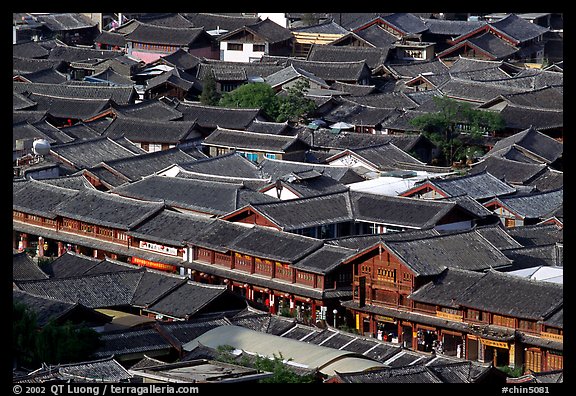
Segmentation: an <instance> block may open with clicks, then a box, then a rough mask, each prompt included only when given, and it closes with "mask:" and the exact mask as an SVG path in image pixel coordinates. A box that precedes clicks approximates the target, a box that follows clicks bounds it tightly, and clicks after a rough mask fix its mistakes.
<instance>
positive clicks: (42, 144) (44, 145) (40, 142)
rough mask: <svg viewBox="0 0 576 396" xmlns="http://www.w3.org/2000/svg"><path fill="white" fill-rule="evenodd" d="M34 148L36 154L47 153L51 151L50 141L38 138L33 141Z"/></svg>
mask: <svg viewBox="0 0 576 396" xmlns="http://www.w3.org/2000/svg"><path fill="white" fill-rule="evenodd" d="M32 150H33V151H34V154H36V155H46V154H48V153H49V152H50V142H48V140H46V139H36V140H34V143H32Z"/></svg>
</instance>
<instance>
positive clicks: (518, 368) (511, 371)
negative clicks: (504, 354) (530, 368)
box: [496, 365, 524, 378]
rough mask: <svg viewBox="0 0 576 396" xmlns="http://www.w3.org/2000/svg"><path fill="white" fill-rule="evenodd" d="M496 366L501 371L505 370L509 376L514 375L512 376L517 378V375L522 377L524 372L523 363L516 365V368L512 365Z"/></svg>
mask: <svg viewBox="0 0 576 396" xmlns="http://www.w3.org/2000/svg"><path fill="white" fill-rule="evenodd" d="M496 368H497V369H498V370H500V371H503V372H504V373H506V374H507V375H508V376H509V377H512V378H517V377H520V376H522V375H523V374H524V369H523V367H522V366H521V365H520V366H516V367H514V368H512V367H510V366H497V367H496Z"/></svg>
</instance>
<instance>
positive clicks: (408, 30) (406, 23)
mask: <svg viewBox="0 0 576 396" xmlns="http://www.w3.org/2000/svg"><path fill="white" fill-rule="evenodd" d="M380 18H381V19H382V20H383V21H385V22H386V23H388V24H389V25H391V26H393V27H395V28H396V29H398V30H400V31H401V32H402V33H403V34H417V33H423V32H425V31H426V30H428V26H426V24H425V23H424V21H423V20H422V18H419V17H417V16H416V15H414V14H412V13H406V12H397V13H394V14H391V15H386V16H382V17H380Z"/></svg>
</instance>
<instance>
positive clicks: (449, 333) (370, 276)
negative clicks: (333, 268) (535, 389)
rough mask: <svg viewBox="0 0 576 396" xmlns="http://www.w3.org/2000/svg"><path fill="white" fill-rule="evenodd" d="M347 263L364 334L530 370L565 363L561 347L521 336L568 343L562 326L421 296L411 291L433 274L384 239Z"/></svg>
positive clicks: (354, 308)
mask: <svg viewBox="0 0 576 396" xmlns="http://www.w3.org/2000/svg"><path fill="white" fill-rule="evenodd" d="M346 263H351V264H352V273H353V283H352V285H353V301H352V303H353V304H352V306H351V307H348V308H349V310H350V312H351V313H352V317H353V321H354V322H355V327H356V330H357V331H358V332H359V333H360V334H364V335H368V336H373V337H377V338H378V339H382V340H385V341H392V342H396V343H399V344H401V345H402V346H403V347H405V348H410V349H413V350H419V351H423V352H433V351H434V352H437V353H442V354H446V355H451V356H457V357H461V358H465V359H467V360H479V361H484V362H492V363H493V364H494V366H508V365H509V366H515V365H524V371H525V372H527V371H528V370H531V371H533V372H540V371H550V370H557V369H562V367H563V355H562V350H561V349H560V350H559V349H555V348H552V347H539V346H535V345H531V344H526V343H525V342H522V341H520V340H518V339H517V337H516V336H515V334H516V332H518V331H520V332H522V333H523V334H526V335H528V336H531V337H536V338H538V339H541V340H544V341H547V340H552V341H555V342H557V343H560V344H562V343H563V329H561V328H555V327H549V326H546V325H545V324H543V323H540V322H537V321H534V320H526V319H522V318H517V317H511V316H503V315H499V314H496V313H493V312H489V311H480V310H477V309H472V308H467V307H459V308H454V307H451V306H442V305H437V304H426V303H421V302H415V301H413V300H412V299H410V298H409V295H410V294H411V293H412V292H414V291H416V290H417V289H418V288H420V287H421V286H423V285H424V284H426V283H427V282H429V281H431V280H432V277H423V276H418V274H416V273H414V271H412V270H411V269H410V268H409V267H408V266H407V265H406V264H405V263H403V262H402V260H401V259H400V258H399V257H398V256H396V255H395V254H394V252H391V251H389V250H388V249H387V248H386V246H385V245H383V244H378V245H376V246H373V247H371V248H369V249H367V250H364V251H362V252H360V253H358V254H357V255H356V256H354V257H351V258H350V259H348V260H347V261H346ZM417 317H420V319H416V318H417ZM438 322H443V323H444V324H443V325H440V324H438ZM487 327H491V328H494V329H500V331H499V332H489V333H487V334H484V333H483V332H482V330H481V329H485V328H487ZM490 333H491V334H490Z"/></svg>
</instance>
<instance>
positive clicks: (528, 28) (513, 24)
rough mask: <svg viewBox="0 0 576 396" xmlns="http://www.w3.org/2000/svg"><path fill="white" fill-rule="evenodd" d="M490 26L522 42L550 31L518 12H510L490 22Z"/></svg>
mask: <svg viewBox="0 0 576 396" xmlns="http://www.w3.org/2000/svg"><path fill="white" fill-rule="evenodd" d="M490 26H491V27H492V28H494V29H495V30H496V31H498V32H502V33H504V34H506V35H507V36H508V37H512V38H513V39H515V40H518V41H519V42H520V43H523V42H527V41H529V40H533V39H534V38H536V37H538V36H541V35H543V34H544V33H546V32H548V31H549V29H548V28H545V27H543V26H540V25H537V24H535V23H531V22H529V21H527V20H526V19H524V18H521V17H519V16H518V15H516V14H509V15H507V16H505V17H504V18H502V19H500V20H498V21H496V22H490Z"/></svg>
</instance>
